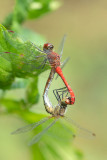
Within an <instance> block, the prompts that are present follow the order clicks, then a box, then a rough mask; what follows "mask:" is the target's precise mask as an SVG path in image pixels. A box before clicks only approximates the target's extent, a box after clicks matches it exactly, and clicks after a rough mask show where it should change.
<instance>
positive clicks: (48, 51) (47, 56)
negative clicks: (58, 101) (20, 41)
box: [0, 31, 75, 105]
mask: <svg viewBox="0 0 107 160" xmlns="http://www.w3.org/2000/svg"><path fill="white" fill-rule="evenodd" d="M8 32H9V33H11V35H12V36H13V37H15V36H14V31H8ZM65 38H66V36H64V37H63V39H62V42H61V45H60V51H59V53H60V54H57V53H56V52H54V51H53V48H54V46H53V45H52V44H51V43H45V44H44V46H43V50H41V49H40V48H39V47H37V46H36V45H35V44H34V43H32V42H30V48H31V52H29V51H28V50H29V49H30V48H28V46H27V45H25V50H24V51H23V52H24V53H22V52H21V54H17V53H11V52H8V51H7V52H0V56H2V57H4V58H7V59H8V60H10V59H11V60H12V62H14V63H15V66H17V65H18V68H21V64H22V66H23V70H26V71H27V70H29V71H31V70H32V71H34V70H35V69H37V68H38V69H40V68H42V69H43V68H44V66H45V65H46V62H47V61H48V62H49V64H50V66H51V69H52V70H54V72H55V73H57V74H58V75H59V76H60V77H61V79H62V80H63V82H64V84H65V86H66V87H67V89H68V91H69V93H70V97H69V99H67V101H66V104H69V105H72V104H74V103H75V95H74V92H73V90H72V89H71V87H70V86H69V84H68V82H67V81H66V79H65V77H64V75H63V73H62V69H61V62H60V59H61V57H62V53H63V47H64V42H65ZM11 45H13V44H11ZM14 46H15V44H14ZM26 46H27V49H26ZM17 48H18V49H19V52H20V48H21V46H20V45H19V46H17ZM17 48H16V49H17ZM32 48H33V49H34V48H35V49H36V50H38V52H39V53H42V55H39V54H38V55H36V54H35V53H34V52H33V51H34V50H33V49H32ZM21 49H22V48H21ZM6 54H8V55H9V58H8V56H6ZM17 57H18V58H17ZM19 57H20V58H19ZM14 59H15V60H14ZM19 59H20V60H21V62H20V63H19V64H18V63H17V62H18V61H19ZM38 59H41V65H40V66H38V67H37V64H38ZM32 63H33V64H32ZM39 64H40V63H39Z"/></svg>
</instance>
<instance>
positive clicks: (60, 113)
mask: <svg viewBox="0 0 107 160" xmlns="http://www.w3.org/2000/svg"><path fill="white" fill-rule="evenodd" d="M9 32H10V33H12V34H14V32H13V31H9ZM65 37H66V36H64V38H63V39H62V42H61V45H60V46H61V47H60V54H57V53H55V52H54V51H53V47H54V46H53V45H52V44H50V43H46V44H44V46H43V50H41V49H40V48H38V47H37V46H36V45H35V44H33V43H32V42H31V44H32V46H33V47H35V49H37V50H38V52H40V53H42V55H40V56H39V55H35V53H33V52H31V55H30V54H29V62H28V61H26V56H25V55H24V54H23V53H21V54H16V53H11V52H8V51H7V52H1V53H0V54H1V56H2V57H4V58H6V59H8V60H10V59H11V58H13V56H14V55H15V56H16V57H20V58H21V65H26V66H27V67H29V66H30V69H32V71H33V70H34V69H37V67H36V65H34V63H33V65H32V63H31V62H32V61H34V62H37V60H38V59H39V58H41V57H42V62H41V65H40V66H39V67H38V69H42V68H43V67H44V66H45V64H46V62H47V61H48V62H49V64H50V66H51V71H50V75H49V78H48V80H47V83H46V86H45V89H44V93H43V101H44V106H45V109H46V111H47V112H48V113H49V114H51V116H50V117H47V118H44V119H42V120H41V121H39V122H36V123H33V124H30V125H28V126H25V127H23V128H20V129H18V130H16V131H15V132H13V133H12V134H18V133H23V132H27V131H29V130H32V129H34V128H36V127H37V126H39V125H40V124H43V123H45V122H46V121H47V120H48V119H50V118H54V121H53V122H52V123H51V124H50V125H49V126H48V127H46V128H45V129H44V130H43V131H42V132H40V133H39V134H37V135H36V136H35V137H34V138H33V139H32V141H31V142H30V145H32V144H34V143H36V142H38V140H39V139H40V138H41V136H42V135H43V134H44V133H45V132H46V131H47V130H48V129H49V128H50V127H52V126H53V125H54V123H55V122H56V121H57V120H58V119H59V118H60V117H66V116H65V111H66V109H67V106H68V105H72V104H74V103H75V95H74V92H73V91H72V89H71V87H70V86H69V84H68V83H67V81H66V79H65V77H64V75H63V73H62V70H61V67H60V66H61V62H60V59H61V57H62V53H63V46H64V42H65ZM19 48H20V47H19ZM6 54H8V55H9V56H6ZM4 55H5V56H4ZM30 56H31V57H33V60H32V59H31V60H30ZM18 68H20V65H19V66H18ZM55 73H57V74H58V75H59V76H60V77H61V78H62V80H63V82H64V84H65V86H66V87H65V88H61V89H55V90H54V91H53V92H54V95H55V97H56V99H57V100H58V104H57V105H56V106H53V105H52V103H51V101H50V100H49V98H48V91H49V88H50V85H51V82H52V80H53V78H54V74H55ZM64 94H65V95H64ZM68 95H69V96H68ZM67 119H68V120H70V121H72V119H71V118H67ZM72 122H73V121H72ZM73 124H75V123H74V122H73ZM76 126H77V127H78V129H79V130H82V131H84V132H86V133H88V134H89V135H91V136H94V135H95V134H94V133H91V132H90V131H88V130H86V129H83V128H81V127H79V126H78V125H76Z"/></svg>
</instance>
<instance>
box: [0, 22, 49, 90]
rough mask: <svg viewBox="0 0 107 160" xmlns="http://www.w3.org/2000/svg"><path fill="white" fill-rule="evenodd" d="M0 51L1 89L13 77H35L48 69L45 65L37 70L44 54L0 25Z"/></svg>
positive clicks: (9, 82) (29, 42)
mask: <svg viewBox="0 0 107 160" xmlns="http://www.w3.org/2000/svg"><path fill="white" fill-rule="evenodd" d="M38 47H40V48H41V46H38ZM41 49H42V48H41ZM0 51H1V52H0V62H1V64H0V71H1V76H0V82H1V83H0V85H1V88H4V86H5V88H6V86H9V85H10V84H11V83H12V82H13V80H14V78H15V77H20V78H26V77H35V76H38V75H39V74H40V73H42V72H43V71H45V70H47V69H48V68H49V65H47V66H45V67H44V68H43V69H42V68H40V69H38V68H39V66H41V65H42V63H43V61H44V57H43V56H46V54H44V53H42V52H40V51H38V50H37V49H36V48H35V45H34V44H32V42H31V41H29V40H28V41H24V40H23V39H22V38H21V37H20V36H18V35H17V34H15V33H13V32H8V31H7V30H6V29H5V28H4V27H3V26H2V25H0ZM4 52H6V53H4ZM8 52H9V53H8Z"/></svg>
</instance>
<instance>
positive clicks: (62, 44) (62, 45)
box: [58, 35, 66, 57]
mask: <svg viewBox="0 0 107 160" xmlns="http://www.w3.org/2000/svg"><path fill="white" fill-rule="evenodd" d="M65 39H66V35H64V36H63V38H62V41H61V43H60V46H59V49H58V54H59V55H60V57H62V54H63V48H64V43H65Z"/></svg>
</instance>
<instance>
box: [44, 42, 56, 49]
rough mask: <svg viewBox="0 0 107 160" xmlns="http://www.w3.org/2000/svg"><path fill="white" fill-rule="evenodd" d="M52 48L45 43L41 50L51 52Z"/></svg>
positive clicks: (49, 44)
mask: <svg viewBox="0 0 107 160" xmlns="http://www.w3.org/2000/svg"><path fill="white" fill-rule="evenodd" d="M53 48H54V46H53V45H52V44H51V43H45V44H44V46H43V50H53Z"/></svg>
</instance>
